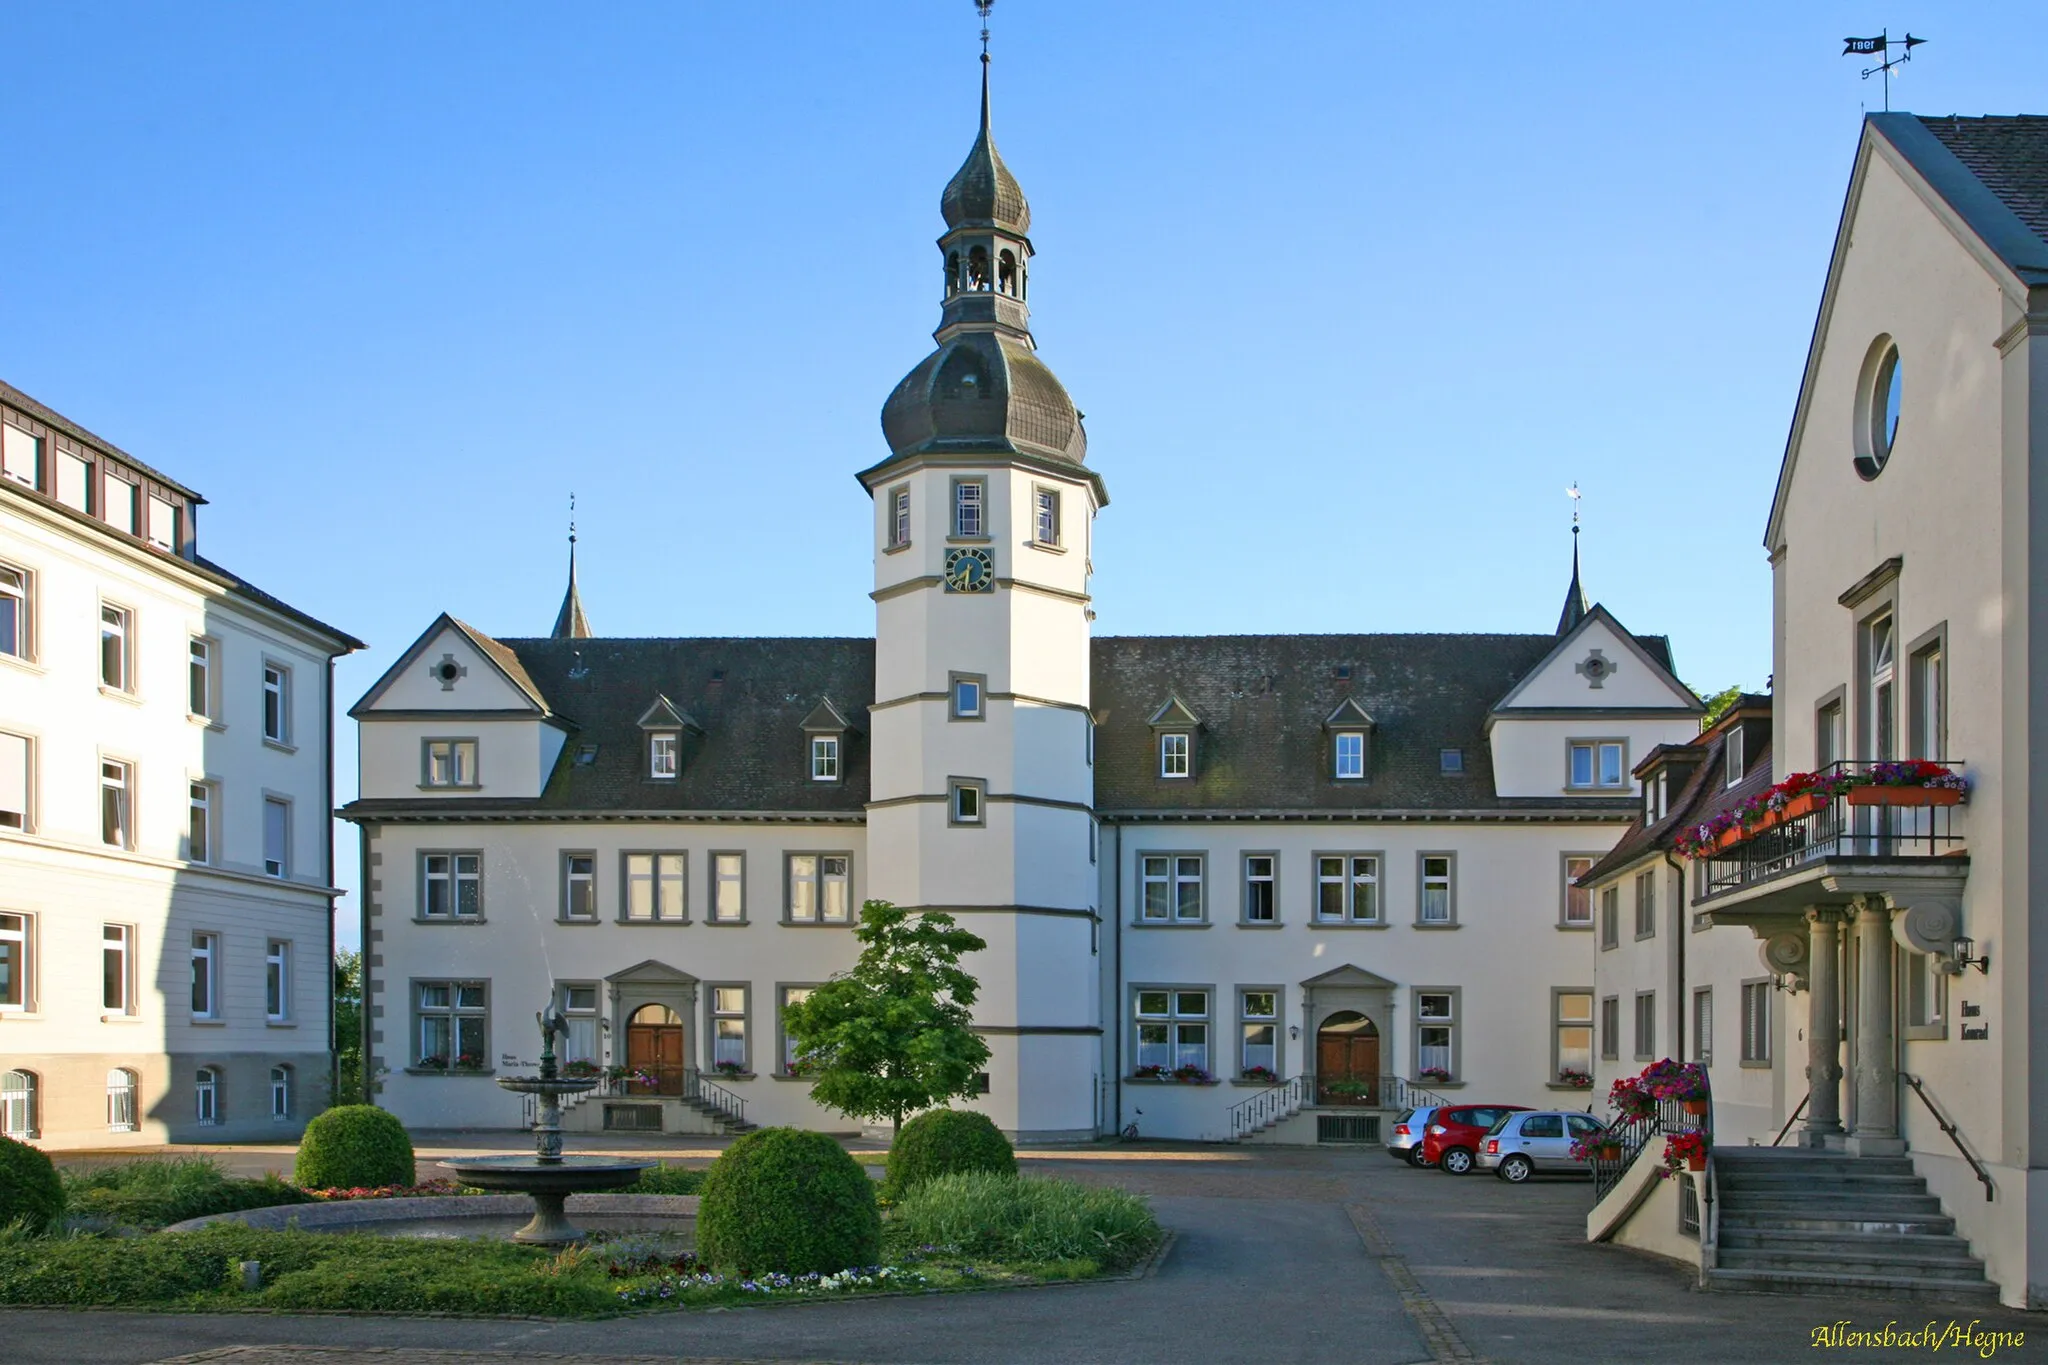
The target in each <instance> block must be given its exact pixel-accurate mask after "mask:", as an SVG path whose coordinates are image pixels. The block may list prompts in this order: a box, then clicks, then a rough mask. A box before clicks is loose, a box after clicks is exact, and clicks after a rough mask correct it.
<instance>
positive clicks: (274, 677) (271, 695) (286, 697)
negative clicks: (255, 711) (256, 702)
mask: <svg viewBox="0 0 2048 1365" xmlns="http://www.w3.org/2000/svg"><path fill="white" fill-rule="evenodd" d="M291 684H292V674H291V670H290V669H288V668H280V667H279V666H278V665H276V664H265V665H263V737H264V738H265V739H267V740H269V741H270V742H271V743H273V744H289V743H291Z"/></svg>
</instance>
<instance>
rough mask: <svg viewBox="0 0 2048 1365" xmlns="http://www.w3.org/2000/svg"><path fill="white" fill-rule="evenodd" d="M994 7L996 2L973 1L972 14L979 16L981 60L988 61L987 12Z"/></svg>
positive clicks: (993, 0)
mask: <svg viewBox="0 0 2048 1365" xmlns="http://www.w3.org/2000/svg"><path fill="white" fill-rule="evenodd" d="M995 7H996V0H974V12H975V13H976V14H978V15H980V16H981V59H982V60H983V61H987V60H988V12H989V11H990V10H992V9H994V8H995Z"/></svg>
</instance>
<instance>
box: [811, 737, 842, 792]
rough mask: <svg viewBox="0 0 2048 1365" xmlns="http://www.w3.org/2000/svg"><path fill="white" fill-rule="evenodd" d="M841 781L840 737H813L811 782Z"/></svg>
mask: <svg viewBox="0 0 2048 1365" xmlns="http://www.w3.org/2000/svg"><path fill="white" fill-rule="evenodd" d="M838 780H839V736H838V735H812V736H811V781H813V782H837V781H838Z"/></svg>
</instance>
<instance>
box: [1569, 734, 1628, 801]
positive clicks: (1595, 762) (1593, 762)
mask: <svg viewBox="0 0 2048 1365" xmlns="http://www.w3.org/2000/svg"><path fill="white" fill-rule="evenodd" d="M1581 757H1583V758H1584V759H1585V777H1584V780H1581V777H1580V772H1579V760H1580V758H1581ZM1565 764H1566V766H1565V786H1566V787H1568V788H1570V789H1571V790H1572V791H1622V790H1625V789H1626V788H1627V787H1628V783H1629V771H1628V742H1627V741H1626V740H1620V739H1574V740H1570V741H1568V742H1567V743H1566V745H1565Z"/></svg>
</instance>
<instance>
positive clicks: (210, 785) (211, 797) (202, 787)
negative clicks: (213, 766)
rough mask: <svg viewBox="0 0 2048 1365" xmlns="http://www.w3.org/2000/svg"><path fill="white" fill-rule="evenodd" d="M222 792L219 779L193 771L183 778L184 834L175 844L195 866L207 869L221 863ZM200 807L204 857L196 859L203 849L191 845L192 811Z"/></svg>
mask: <svg viewBox="0 0 2048 1365" xmlns="http://www.w3.org/2000/svg"><path fill="white" fill-rule="evenodd" d="M221 790H222V788H221V781H220V779H219V778H218V777H215V776H212V775H211V774H208V773H196V772H195V773H187V774H186V776H185V832H184V834H183V835H182V836H181V837H180V838H179V840H178V842H179V844H180V846H181V847H182V849H183V852H184V854H185V861H186V862H188V863H191V864H193V865H194V866H196V867H209V866H212V865H213V864H216V863H218V862H220V861H221V856H220V836H221V824H222V820H221V816H222V813H223V807H224V802H223V801H222V798H221ZM201 791H204V792H205V794H206V795H205V799H204V805H203V807H202V804H201V798H200V796H199V793H200V792H201ZM202 808H203V809H204V810H205V811H206V847H205V849H204V850H203V852H204V853H205V855H206V856H205V857H197V856H195V855H196V854H197V853H199V852H201V851H202V850H198V849H195V848H193V846H192V812H193V811H195V810H199V809H202Z"/></svg>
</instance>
